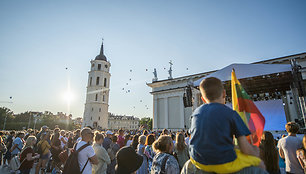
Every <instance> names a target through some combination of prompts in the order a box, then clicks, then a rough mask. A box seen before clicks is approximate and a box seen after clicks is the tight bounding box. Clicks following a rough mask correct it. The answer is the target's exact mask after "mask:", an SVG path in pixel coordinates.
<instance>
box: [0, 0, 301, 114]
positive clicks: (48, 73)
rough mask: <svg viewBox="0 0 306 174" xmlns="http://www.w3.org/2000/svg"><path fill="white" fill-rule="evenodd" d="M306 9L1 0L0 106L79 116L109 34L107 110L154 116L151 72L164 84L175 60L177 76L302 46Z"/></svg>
mask: <svg viewBox="0 0 306 174" xmlns="http://www.w3.org/2000/svg"><path fill="white" fill-rule="evenodd" d="M305 7H306V1H304V0H294V1H291V0H270V1H266V0H257V1H251V0H235V1H234V0H232V1H228V0H190V1H186V0H167V1H164V0H154V1H149V0H128V1H126V0H117V1H109V0H96V1H95V0H91V1H82V0H65V1H62V0H52V1H38V0H37V1H34V0H28V1H22V0H15V1H9V0H2V1H0V106H1V107H8V108H10V109H11V110H13V111H14V113H21V112H25V111H51V112H53V113H57V112H64V113H69V114H70V113H71V114H72V115H73V117H82V116H83V113H84V104H85V100H86V86H87V82H88V71H89V70H90V60H92V59H94V58H95V57H96V56H97V55H98V54H99V51H100V47H101V43H102V38H103V39H104V53H105V55H106V57H107V59H108V60H109V61H110V63H111V67H110V73H111V79H110V102H109V112H111V113H114V114H118V115H120V114H121V115H133V116H136V117H140V118H142V117H152V115H153V97H152V95H151V94H150V91H151V88H150V87H148V86H147V85H146V83H151V82H152V78H153V73H152V72H153V69H154V68H156V70H157V75H158V79H159V80H164V79H167V78H168V72H167V71H168V69H169V61H170V60H172V62H173V67H172V68H173V73H172V74H173V77H174V78H176V77H181V76H185V75H191V74H196V73H202V72H207V71H211V70H217V69H221V68H223V67H225V66H227V65H229V64H232V63H252V62H256V61H260V60H266V59H271V58H276V57H281V56H287V55H292V54H298V53H302V52H306V32H305V31H306V11H305ZM66 68H67V69H66ZM130 70H132V72H130ZM130 79H131V80H130ZM126 83H128V85H126ZM68 84H69V86H70V87H69V89H70V90H69V91H70V93H71V95H72V96H73V98H72V99H71V100H70V102H69V103H70V107H68V102H67V100H65V96H66V94H67V90H68ZM122 88H125V89H126V90H130V93H126V92H125V90H122ZM10 97H12V98H10Z"/></svg>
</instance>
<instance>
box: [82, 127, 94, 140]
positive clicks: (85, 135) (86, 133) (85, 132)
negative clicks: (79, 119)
mask: <svg viewBox="0 0 306 174" xmlns="http://www.w3.org/2000/svg"><path fill="white" fill-rule="evenodd" d="M81 136H82V141H85V142H91V141H92V139H93V133H92V131H91V129H90V128H88V127H85V128H83V129H82V130H81Z"/></svg>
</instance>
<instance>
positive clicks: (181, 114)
mask: <svg viewBox="0 0 306 174" xmlns="http://www.w3.org/2000/svg"><path fill="white" fill-rule="evenodd" d="M179 100H180V105H179V109H180V128H182V129H184V128H185V112H184V111H185V110H184V101H183V95H180V99H179Z"/></svg>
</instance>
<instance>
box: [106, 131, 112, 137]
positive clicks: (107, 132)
mask: <svg viewBox="0 0 306 174" xmlns="http://www.w3.org/2000/svg"><path fill="white" fill-rule="evenodd" d="M105 134H106V136H107V137H108V138H111V137H112V135H113V132H112V131H110V130H108V131H106V133H105Z"/></svg>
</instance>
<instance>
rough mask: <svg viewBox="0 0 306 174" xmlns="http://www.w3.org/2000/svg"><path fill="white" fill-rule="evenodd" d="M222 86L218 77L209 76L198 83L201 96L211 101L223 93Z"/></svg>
mask: <svg viewBox="0 0 306 174" xmlns="http://www.w3.org/2000/svg"><path fill="white" fill-rule="evenodd" d="M223 90H224V87H223V84H222V82H221V80H220V79H218V78H215V77H209V78H206V79H204V80H202V82H201V83H200V91H201V94H202V96H203V97H204V96H205V97H206V98H207V99H208V100H210V101H213V100H216V99H218V98H219V97H220V96H221V95H222V93H223Z"/></svg>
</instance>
